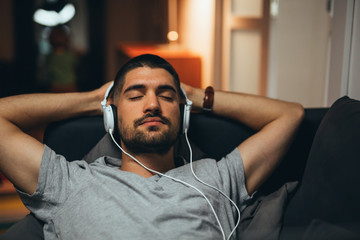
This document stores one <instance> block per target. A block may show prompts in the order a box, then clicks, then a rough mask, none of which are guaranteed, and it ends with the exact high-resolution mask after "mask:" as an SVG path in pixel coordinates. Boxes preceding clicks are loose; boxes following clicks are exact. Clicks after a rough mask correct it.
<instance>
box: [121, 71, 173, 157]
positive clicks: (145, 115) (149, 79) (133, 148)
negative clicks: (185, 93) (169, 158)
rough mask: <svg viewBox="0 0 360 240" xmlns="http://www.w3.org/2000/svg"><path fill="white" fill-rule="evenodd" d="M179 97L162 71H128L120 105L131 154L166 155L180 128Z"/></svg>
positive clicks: (123, 133) (124, 136)
mask: <svg viewBox="0 0 360 240" xmlns="http://www.w3.org/2000/svg"><path fill="white" fill-rule="evenodd" d="M178 96H179V94H178V93H177V91H176V86H175V83H174V80H173V77H172V76H171V75H170V73H168V72H167V71H166V70H164V69H162V68H149V67H139V68H136V69H133V70H131V71H129V72H128V73H127V74H126V76H125V83H124V86H123V89H122V92H121V94H120V97H119V100H118V102H117V108H118V119H119V122H118V126H119V133H120V138H121V141H122V143H123V146H124V147H125V148H126V149H127V151H130V152H132V153H135V154H138V153H159V154H165V153H167V152H168V151H169V150H170V149H171V147H172V146H173V144H174V142H175V140H176V138H177V136H178V133H179V126H180V109H179V97H178Z"/></svg>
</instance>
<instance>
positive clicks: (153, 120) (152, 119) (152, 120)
mask: <svg viewBox="0 0 360 240" xmlns="http://www.w3.org/2000/svg"><path fill="white" fill-rule="evenodd" d="M160 124H167V125H170V120H169V119H167V118H166V117H164V116H159V115H156V116H154V115H153V114H147V115H145V116H143V117H142V118H140V119H137V120H135V122H134V126H135V127H138V126H140V125H160Z"/></svg>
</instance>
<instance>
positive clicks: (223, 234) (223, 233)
mask: <svg viewBox="0 0 360 240" xmlns="http://www.w3.org/2000/svg"><path fill="white" fill-rule="evenodd" d="M186 132H187V131H186ZM109 134H110V136H111V139H112V140H113V142H114V143H115V144H116V146H117V147H118V148H120V150H121V151H122V152H123V153H124V154H126V155H127V156H129V157H130V158H132V159H133V160H134V161H135V162H137V163H138V164H139V165H140V166H142V167H143V168H145V169H146V170H148V171H150V172H153V173H156V174H158V175H160V176H163V177H167V178H169V179H172V180H173V181H176V182H179V183H182V184H184V185H185V186H188V187H191V188H193V189H194V190H196V191H197V192H199V193H200V194H201V195H202V196H203V198H204V199H205V200H206V202H207V203H208V204H209V205H210V208H211V210H212V211H213V213H214V215H215V218H216V221H217V223H218V225H219V227H220V231H221V234H222V237H223V240H226V236H225V232H224V229H223V228H222V226H221V223H220V220H219V218H218V216H217V214H216V212H215V209H214V207H213V206H212V205H211V203H210V201H209V199H208V198H207V197H206V196H205V194H204V193H203V192H201V191H200V190H199V189H198V188H196V187H195V186H193V185H191V184H189V183H187V182H184V181H182V180H180V179H177V178H174V177H171V176H168V175H166V174H163V173H161V172H158V171H155V170H152V169H150V168H148V167H146V166H145V165H144V164H142V163H141V162H139V161H138V160H137V159H136V158H134V157H133V156H131V155H130V154H129V153H127V152H126V151H125V150H124V149H122V147H121V146H120V145H119V144H118V143H117V142H116V140H115V139H114V136H113V134H112V129H110V130H109ZM186 136H187V135H186ZM189 146H190V145H189ZM190 149H191V148H190ZM190 152H191V150H190ZM194 176H195V175H194ZM198 180H200V179H198ZM200 182H202V181H201V180H200ZM202 183H203V182H202ZM230 201H231V200H230ZM239 216H240V214H239ZM234 230H235V229H234ZM230 236H231V234H230Z"/></svg>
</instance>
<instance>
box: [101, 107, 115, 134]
mask: <svg viewBox="0 0 360 240" xmlns="http://www.w3.org/2000/svg"><path fill="white" fill-rule="evenodd" d="M103 117H104V127H105V131H106V132H110V131H111V132H112V133H113V132H114V131H115V126H116V124H117V110H116V107H115V106H114V105H113V104H110V105H108V106H106V107H105V109H104V112H103Z"/></svg>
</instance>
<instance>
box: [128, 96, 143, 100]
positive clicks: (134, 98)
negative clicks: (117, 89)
mask: <svg viewBox="0 0 360 240" xmlns="http://www.w3.org/2000/svg"><path fill="white" fill-rule="evenodd" d="M142 97H143V96H142V95H139V96H134V97H129V99H130V100H138V99H140V98H142Z"/></svg>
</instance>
